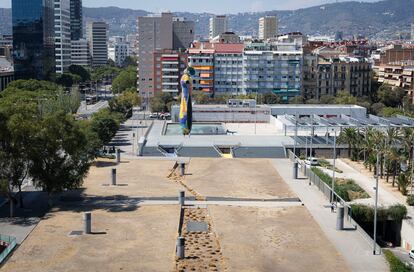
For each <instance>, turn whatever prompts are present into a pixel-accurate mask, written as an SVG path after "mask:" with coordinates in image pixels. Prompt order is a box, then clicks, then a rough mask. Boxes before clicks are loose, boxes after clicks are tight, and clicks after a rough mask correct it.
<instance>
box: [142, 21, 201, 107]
mask: <svg viewBox="0 0 414 272" xmlns="http://www.w3.org/2000/svg"><path fill="white" fill-rule="evenodd" d="M194 27H195V25H194V22H192V21H186V20H185V19H184V18H174V17H173V14H171V13H161V14H154V15H151V16H146V17H139V18H138V31H137V45H138V50H137V51H138V82H137V86H138V91H139V94H140V96H141V97H143V101H144V103H143V104H144V106H146V105H147V104H148V101H149V98H150V97H153V96H154V94H155V93H156V92H160V91H163V92H173V93H176V92H177V86H178V82H179V80H178V81H177V80H176V79H177V78H179V76H178V74H179V73H181V72H182V69H183V67H182V66H183V65H184V61H182V56H183V50H184V49H186V48H188V47H190V45H191V43H192V42H193V40H194ZM177 61H178V64H177V63H176V62H177ZM160 76H161V78H159V77H160Z"/></svg>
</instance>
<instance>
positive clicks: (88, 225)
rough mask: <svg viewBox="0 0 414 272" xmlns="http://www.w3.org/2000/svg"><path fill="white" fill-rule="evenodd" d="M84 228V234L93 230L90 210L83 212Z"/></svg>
mask: <svg viewBox="0 0 414 272" xmlns="http://www.w3.org/2000/svg"><path fill="white" fill-rule="evenodd" d="M83 228H84V231H83V233H84V234H91V232H92V214H91V213H90V212H86V213H84V214H83Z"/></svg>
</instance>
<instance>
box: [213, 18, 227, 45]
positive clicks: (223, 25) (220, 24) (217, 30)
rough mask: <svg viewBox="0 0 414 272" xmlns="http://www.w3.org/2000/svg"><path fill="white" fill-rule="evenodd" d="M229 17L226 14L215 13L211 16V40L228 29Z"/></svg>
mask: <svg viewBox="0 0 414 272" xmlns="http://www.w3.org/2000/svg"><path fill="white" fill-rule="evenodd" d="M227 24H228V23H227V17H226V16H225V15H214V16H213V17H211V18H210V31H209V37H210V40H211V39H213V38H214V37H216V36H218V35H220V34H222V33H225V32H227V31H228V25H227Z"/></svg>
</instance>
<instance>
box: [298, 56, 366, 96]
mask: <svg viewBox="0 0 414 272" xmlns="http://www.w3.org/2000/svg"><path fill="white" fill-rule="evenodd" d="M371 78H372V68H371V64H370V63H369V62H368V60H367V59H366V58H362V57H348V56H338V57H325V56H323V55H317V54H306V55H305V56H304V73H303V89H302V90H303V96H304V97H305V98H306V99H318V100H319V99H320V98H321V96H324V95H331V96H336V95H337V94H338V92H340V91H345V92H347V93H349V94H350V95H352V96H355V97H362V96H367V95H369V94H370V92H371Z"/></svg>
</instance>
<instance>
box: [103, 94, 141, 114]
mask: <svg viewBox="0 0 414 272" xmlns="http://www.w3.org/2000/svg"><path fill="white" fill-rule="evenodd" d="M140 104H141V99H140V97H139V96H138V94H137V92H136V91H135V90H134V89H132V90H126V91H125V92H123V93H122V94H121V95H119V96H116V97H114V98H113V99H111V100H110V101H109V108H110V110H111V111H112V112H117V113H120V114H122V115H123V116H124V117H125V118H129V117H131V116H132V108H133V107H134V106H138V105H140Z"/></svg>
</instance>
